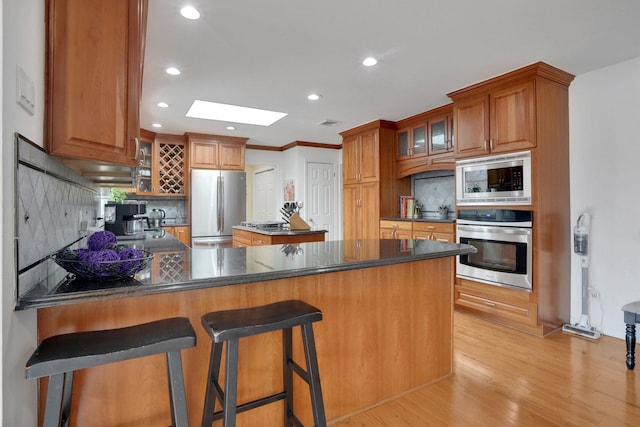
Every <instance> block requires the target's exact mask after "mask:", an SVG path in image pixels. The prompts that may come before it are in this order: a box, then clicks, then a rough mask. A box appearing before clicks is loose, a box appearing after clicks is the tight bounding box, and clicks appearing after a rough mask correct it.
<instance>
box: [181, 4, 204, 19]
mask: <svg viewBox="0 0 640 427" xmlns="http://www.w3.org/2000/svg"><path fill="white" fill-rule="evenodd" d="M180 15H182V16H184V17H185V18H187V19H198V18H200V12H198V10H197V9H196V8H195V7H193V6H185V7H183V8H182V9H180Z"/></svg>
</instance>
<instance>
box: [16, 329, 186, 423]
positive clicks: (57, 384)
mask: <svg viewBox="0 0 640 427" xmlns="http://www.w3.org/2000/svg"><path fill="white" fill-rule="evenodd" d="M195 345H196V334H195V331H194V330H193V327H192V326H191V323H190V322H189V319H187V318H184V317H174V318H170V319H164V320H159V321H155V322H150V323H144V324H141V325H136V326H129V327H125V328H119V329H110V330H102V331H88V332H75V333H70V334H62V335H55V336H52V337H49V338H46V339H44V340H43V341H42V342H41V343H40V345H39V346H38V348H36V350H35V351H34V353H33V354H32V355H31V357H30V358H29V361H28V362H27V364H26V366H25V370H26V377H27V379H30V378H40V377H46V376H48V377H49V386H48V388H47V401H46V405H45V411H44V422H43V427H50V426H55V427H57V426H58V425H63V426H67V425H69V416H70V409H71V391H72V387H73V373H74V371H77V370H79V369H84V368H91V367H94V366H99V365H105V364H107V363H112V362H119V361H122V360H128V359H134V358H138V357H144V356H150V355H153V354H160V353H166V357H167V368H168V369H167V371H168V379H169V397H170V401H171V421H172V423H173V426H174V427H187V426H188V419H187V400H186V396H185V392H184V378H183V375H182V359H181V357H180V350H182V349H184V348H189V347H194V346H195Z"/></svg>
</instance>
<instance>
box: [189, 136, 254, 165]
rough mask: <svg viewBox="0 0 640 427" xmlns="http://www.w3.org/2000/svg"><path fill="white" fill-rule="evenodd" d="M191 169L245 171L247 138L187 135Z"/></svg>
mask: <svg viewBox="0 0 640 427" xmlns="http://www.w3.org/2000/svg"><path fill="white" fill-rule="evenodd" d="M186 135H187V139H188V142H189V151H190V153H191V155H190V156H191V157H190V161H191V164H190V167H191V168H194V169H225V170H244V152H245V145H246V143H247V138H238V137H231V136H221V135H208V134H203V133H198V134H196V133H187V134H186Z"/></svg>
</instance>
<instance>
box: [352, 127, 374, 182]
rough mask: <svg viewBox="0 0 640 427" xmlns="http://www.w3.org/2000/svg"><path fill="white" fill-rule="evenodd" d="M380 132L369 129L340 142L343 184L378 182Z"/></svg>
mask: <svg viewBox="0 0 640 427" xmlns="http://www.w3.org/2000/svg"><path fill="white" fill-rule="evenodd" d="M380 150H381V149H380V132H379V130H378V129H370V130H367V131H363V132H361V133H357V134H354V135H349V136H347V137H344V138H343V140H342V159H343V161H342V168H343V169H342V170H343V183H344V184H359V183H363V182H374V181H379V180H380Z"/></svg>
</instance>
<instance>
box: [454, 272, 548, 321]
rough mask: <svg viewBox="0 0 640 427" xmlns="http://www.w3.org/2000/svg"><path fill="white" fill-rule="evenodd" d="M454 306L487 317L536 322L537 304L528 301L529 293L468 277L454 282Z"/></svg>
mask: <svg viewBox="0 0 640 427" xmlns="http://www.w3.org/2000/svg"><path fill="white" fill-rule="evenodd" d="M455 306H456V308H457V309H461V310H462V311H466V312H471V313H474V314H477V315H481V316H483V317H486V318H488V319H492V320H497V321H504V322H506V323H511V322H518V323H521V324H527V325H532V326H535V325H536V322H537V304H535V303H532V302H530V301H529V293H528V292H525V291H517V290H514V289H508V288H502V287H499V286H493V285H487V284H484V283H478V282H473V281H469V280H460V279H459V282H458V284H456V286H455Z"/></svg>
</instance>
